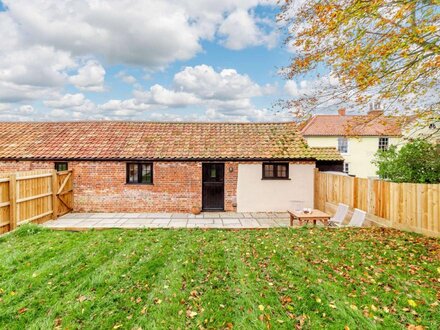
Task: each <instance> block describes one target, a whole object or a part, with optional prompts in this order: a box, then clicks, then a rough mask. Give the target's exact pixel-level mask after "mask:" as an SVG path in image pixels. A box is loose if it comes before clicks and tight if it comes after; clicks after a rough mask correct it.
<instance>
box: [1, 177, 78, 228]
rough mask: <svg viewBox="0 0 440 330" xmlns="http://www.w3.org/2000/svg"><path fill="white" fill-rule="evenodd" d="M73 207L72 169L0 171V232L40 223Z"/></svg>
mask: <svg viewBox="0 0 440 330" xmlns="http://www.w3.org/2000/svg"><path fill="white" fill-rule="evenodd" d="M72 208H73V182H72V171H71V170H70V171H65V172H56V171H55V170H34V171H26V172H17V173H0V234H2V233H5V232H8V231H11V230H13V229H15V228H16V227H17V226H20V225H23V224H25V223H29V222H33V223H43V222H45V221H47V220H50V219H55V218H56V217H57V216H59V215H63V214H66V213H68V212H70V210H71V209H72Z"/></svg>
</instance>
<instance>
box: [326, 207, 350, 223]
mask: <svg viewBox="0 0 440 330" xmlns="http://www.w3.org/2000/svg"><path fill="white" fill-rule="evenodd" d="M347 213H348V205H346V204H342V203H339V204H338V208H337V210H336V213H335V215H334V216H333V217H331V218H330V221H329V222H328V225H329V226H338V225H342V223H343V222H344V219H345V217H346V215H347Z"/></svg>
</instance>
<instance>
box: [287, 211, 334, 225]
mask: <svg viewBox="0 0 440 330" xmlns="http://www.w3.org/2000/svg"><path fill="white" fill-rule="evenodd" d="M287 212H288V213H289V215H290V225H291V226H293V220H298V221H299V224H300V225H301V226H302V225H303V223H304V222H306V223H309V222H311V221H312V222H313V224H314V225H316V222H317V221H321V222H322V223H323V224H324V225H325V226H327V225H328V221H329V220H330V215H329V214H327V213H324V212H322V211H320V210H316V209H313V210H311V212H310V213H305V212H304V211H287Z"/></svg>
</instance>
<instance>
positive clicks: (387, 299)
mask: <svg viewBox="0 0 440 330" xmlns="http://www.w3.org/2000/svg"><path fill="white" fill-rule="evenodd" d="M439 253H440V247H439V240H436V239H430V238H426V237H422V236H418V235H412V234H408V233H402V232H398V231H392V230H381V229H375V230H374V229H357V230H356V229H341V230H338V229H333V230H332V229H330V230H329V229H319V228H309V229H306V228H301V229H283V228H280V229H270V230H241V231H220V230H208V231H202V230H160V229H156V230H125V231H124V230H106V231H90V232H79V233H74V232H55V231H49V230H45V229H42V228H39V227H36V226H25V227H22V228H20V229H19V230H17V231H16V232H14V233H13V234H10V235H5V236H3V237H1V238H0V255H1V259H0V260H1V261H0V327H1V328H4V329H24V328H27V329H50V328H60V329H78V328H83V329H90V328H100V329H101V328H102V329H177V328H180V329H188V328H191V329H229V328H234V329H267V328H271V329H295V327H296V328H297V329H300V328H302V329H317V328H330V329H344V327H345V326H348V327H349V328H350V329H376V328H388V329H390V328H393V329H395V328H407V327H408V326H409V325H422V326H424V327H426V328H430V329H438V328H440V312H439V310H440V307H439V304H438V302H439V299H440V293H439V292H440V261H439V259H438V258H439Z"/></svg>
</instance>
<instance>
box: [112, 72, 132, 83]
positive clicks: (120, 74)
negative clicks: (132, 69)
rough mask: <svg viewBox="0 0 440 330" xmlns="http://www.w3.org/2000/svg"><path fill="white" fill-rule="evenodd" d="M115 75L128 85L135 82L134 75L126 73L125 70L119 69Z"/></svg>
mask: <svg viewBox="0 0 440 330" xmlns="http://www.w3.org/2000/svg"><path fill="white" fill-rule="evenodd" d="M115 77H116V78H119V79H121V80H122V81H123V82H125V83H126V84H130V85H132V84H135V83H136V82H137V79H136V77H134V76H132V75H129V74H127V73H126V72H125V71H119V72H118V73H117V74H116V76H115Z"/></svg>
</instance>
